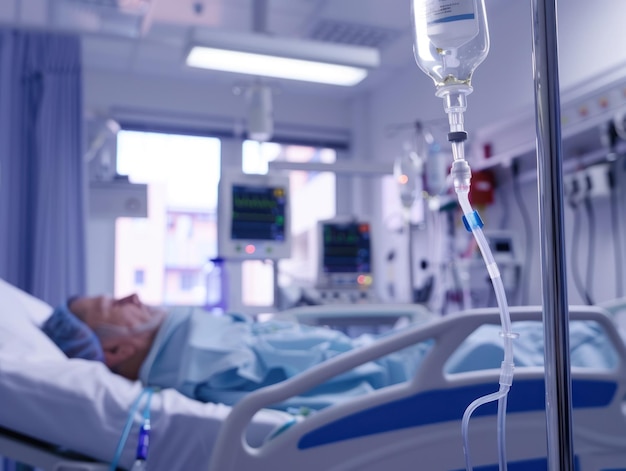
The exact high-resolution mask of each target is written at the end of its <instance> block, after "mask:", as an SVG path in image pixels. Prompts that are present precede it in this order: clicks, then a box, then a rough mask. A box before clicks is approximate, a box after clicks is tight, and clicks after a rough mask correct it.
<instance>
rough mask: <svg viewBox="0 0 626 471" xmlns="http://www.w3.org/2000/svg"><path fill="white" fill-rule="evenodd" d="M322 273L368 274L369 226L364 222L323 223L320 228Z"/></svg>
mask: <svg viewBox="0 0 626 471" xmlns="http://www.w3.org/2000/svg"><path fill="white" fill-rule="evenodd" d="M322 238H323V240H322V252H323V253H322V271H323V272H324V273H327V274H330V273H370V272H371V247H370V225H369V224H368V223H364V222H349V223H328V222H327V223H324V225H323V228H322Z"/></svg>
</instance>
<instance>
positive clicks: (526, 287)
mask: <svg viewBox="0 0 626 471" xmlns="http://www.w3.org/2000/svg"><path fill="white" fill-rule="evenodd" d="M511 172H512V174H513V196H514V197H515V201H516V203H517V206H518V208H519V211H520V214H521V215H522V221H523V224H522V226H523V228H524V241H525V248H524V249H525V250H524V267H523V268H522V288H521V295H520V298H521V299H520V305H522V306H527V305H528V297H529V294H528V293H529V291H530V264H531V261H532V253H533V237H532V233H531V231H530V228H531V227H532V226H531V220H530V213H529V212H528V208H527V207H526V203H525V202H524V198H523V197H522V191H521V188H520V181H519V163H518V162H517V161H515V162H513V164H512V165H511Z"/></svg>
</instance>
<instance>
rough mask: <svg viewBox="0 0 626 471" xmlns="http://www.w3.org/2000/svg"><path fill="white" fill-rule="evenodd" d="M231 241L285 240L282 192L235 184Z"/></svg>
mask: <svg viewBox="0 0 626 471" xmlns="http://www.w3.org/2000/svg"><path fill="white" fill-rule="evenodd" d="M232 192H233V199H232V203H233V208H232V223H231V227H230V237H231V238H232V239H234V240H246V239H248V240H274V241H280V242H282V241H284V240H285V210H286V199H285V194H286V191H285V188H284V187H282V186H267V185H261V186H258V185H242V184H234V185H233V186H232Z"/></svg>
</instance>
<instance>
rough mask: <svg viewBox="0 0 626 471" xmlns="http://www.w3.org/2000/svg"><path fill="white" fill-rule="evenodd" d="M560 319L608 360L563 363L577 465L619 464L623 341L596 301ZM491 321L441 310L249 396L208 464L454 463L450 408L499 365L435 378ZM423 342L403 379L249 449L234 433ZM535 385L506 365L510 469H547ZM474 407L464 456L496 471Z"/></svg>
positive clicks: (482, 390) (243, 468) (233, 470)
mask: <svg viewBox="0 0 626 471" xmlns="http://www.w3.org/2000/svg"><path fill="white" fill-rule="evenodd" d="M511 315H512V319H513V321H518V320H541V307H525V308H512V309H511ZM570 318H571V319H572V320H592V321H596V322H597V323H599V324H600V325H601V326H602V327H603V328H604V329H605V331H606V333H607V336H608V338H609V339H610V341H611V342H612V344H613V345H614V348H615V350H616V352H617V354H618V357H619V359H618V365H617V368H615V369H614V370H611V371H595V370H590V369H573V370H572V383H573V389H572V390H573V398H574V399H573V404H574V414H573V417H574V443H575V459H576V462H577V466H578V469H579V470H580V471H606V470H609V469H610V470H611V471H618V470H624V471H626V417H625V415H624V411H623V409H622V404H623V398H624V396H625V394H626V349H625V347H624V343H623V341H622V340H621V338H620V337H619V335H618V334H617V332H616V329H615V326H614V324H613V323H612V321H611V319H610V318H609V317H608V315H607V314H606V311H604V310H602V309H600V308H594V307H572V308H571V309H570ZM499 323H500V320H499V314H498V312H497V310H495V309H483V310H473V311H469V312H466V313H464V314H460V315H453V316H449V317H443V318H440V319H438V320H434V321H430V322H428V323H426V324H421V325H420V326H417V327H415V328H412V329H409V330H407V331H402V332H400V333H397V334H394V335H392V336H390V337H389V338H386V339H383V340H381V341H379V342H376V343H375V344H374V345H372V346H371V347H368V348H367V349H362V350H355V351H352V352H349V353H347V354H344V355H341V356H338V357H336V358H334V359H332V360H330V361H328V362H326V363H325V364H323V365H320V366H318V367H315V368H313V369H311V370H309V371H307V372H306V373H304V374H302V375H299V376H297V377H295V378H292V379H290V380H288V381H285V382H283V383H280V384H278V385H275V386H270V387H267V388H264V389H262V390H259V391H256V392H254V393H252V394H250V395H249V396H247V397H246V398H244V399H243V400H242V401H241V402H239V403H238V404H237V405H236V406H235V407H234V409H233V410H232V412H231V413H230V415H229V416H228V418H227V419H226V421H225V423H224V426H223V428H222V430H221V432H220V435H219V436H218V441H217V443H216V447H215V449H214V452H213V454H212V458H211V465H210V468H209V469H210V471H252V470H260V469H273V470H280V471H289V470H295V469H297V470H298V471H317V470H321V469H323V470H325V471H339V470H341V471H348V470H359V471H383V470H384V471H389V470H394V471H401V470H411V471H413V470H415V469H424V470H428V471H456V470H459V471H460V470H464V469H465V462H464V457H463V452H462V436H461V425H460V420H461V417H462V413H463V411H464V409H465V407H466V406H467V405H468V404H469V402H471V400H473V399H475V398H476V397H478V396H482V395H483V394H486V393H490V392H495V391H496V390H497V389H498V378H499V370H484V371H480V372H471V373H462V374H458V375H454V377H452V376H446V375H444V374H443V369H444V364H445V362H446V360H447V359H448V358H449V357H450V355H451V353H452V352H453V351H454V350H455V349H456V348H457V347H458V346H459V345H460V343H461V342H462V341H463V340H464V339H465V338H467V336H468V335H469V334H470V333H471V332H473V331H474V330H475V329H476V328H477V327H478V326H480V325H482V324H499ZM428 339H434V340H435V346H434V348H432V349H431V350H430V353H429V354H428V355H427V356H426V357H425V359H424V361H423V363H422V365H421V367H420V369H419V371H418V373H417V375H416V377H415V378H414V380H413V381H412V382H411V383H406V384H401V385H396V386H392V387H389V388H385V389H381V390H378V391H376V392H374V393H372V394H370V395H368V396H366V397H359V398H355V399H353V400H351V401H350V402H348V403H346V404H344V405H340V406H332V407H329V408H327V409H324V410H322V411H320V412H318V413H315V414H313V415H311V416H310V417H309V418H307V419H306V420H304V421H302V422H300V423H297V424H295V425H293V426H292V427H290V428H289V429H287V430H286V431H285V432H283V433H282V434H280V435H278V436H277V437H275V438H274V439H272V440H270V441H269V442H268V443H266V444H265V445H263V446H262V447H260V448H253V447H251V446H249V445H248V444H247V443H246V442H245V440H243V439H242V434H243V431H244V430H245V428H246V426H247V424H248V423H249V420H250V418H251V417H252V416H253V414H254V413H255V412H256V411H257V410H259V409H260V408H263V407H268V406H270V405H272V404H274V403H278V402H280V401H283V400H285V399H287V398H289V397H292V396H295V395H298V394H302V393H304V392H306V391H307V390H309V389H310V388H311V387H312V386H314V385H316V384H319V383H321V382H324V381H326V380H328V379H330V378H331V377H333V376H335V375H337V374H339V373H342V372H345V371H347V370H350V369H351V368H354V367H355V366H357V365H359V364H362V363H364V362H367V361H371V360H374V359H376V358H379V357H381V356H384V355H386V354H388V353H391V352H393V351H396V350H398V349H401V348H404V347H407V346H409V345H412V344H414V343H416V342H420V341H424V340H428ZM543 386H544V376H543V368H541V367H539V368H537V367H534V368H523V369H519V370H518V371H516V374H515V377H514V380H513V386H512V389H511V392H510V394H509V401H508V403H509V412H508V414H507V459H508V461H509V463H510V464H512V463H515V465H516V467H515V469H516V470H533V471H536V470H539V469H547V468H546V466H547V465H546V458H545V457H546V447H547V440H546V419H545V407H544V402H545V392H544V388H543ZM470 393H474V394H475V395H476V397H471V396H472V394H470ZM455 399H456V400H455ZM483 407H488V406H483ZM480 411H481V409H478V410H477V411H476V412H475V414H474V417H473V418H472V420H471V422H470V450H471V455H472V463H473V465H474V466H475V467H476V468H475V469H476V470H479V469H480V471H492V470H494V471H497V469H498V466H497V463H498V458H497V440H496V424H495V416H494V415H489V414H487V415H482V416H481V414H480ZM492 412H495V406H494V409H493V410H492ZM520 412H523V413H520ZM509 469H511V468H509Z"/></svg>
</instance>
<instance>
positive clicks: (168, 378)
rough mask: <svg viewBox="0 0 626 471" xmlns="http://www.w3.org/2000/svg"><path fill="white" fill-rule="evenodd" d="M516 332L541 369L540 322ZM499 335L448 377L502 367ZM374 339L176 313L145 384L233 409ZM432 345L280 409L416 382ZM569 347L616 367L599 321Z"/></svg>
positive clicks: (520, 353) (520, 359) (482, 339)
mask: <svg viewBox="0 0 626 471" xmlns="http://www.w3.org/2000/svg"><path fill="white" fill-rule="evenodd" d="M513 327H514V331H516V332H517V333H519V334H520V337H519V339H517V340H516V341H515V342H514V361H515V365H516V366H541V365H543V327H542V325H541V323H539V322H517V323H514V324H513ZM499 331H500V327H499V326H491V325H485V326H482V327H481V328H479V329H478V330H476V331H475V332H474V333H473V334H472V335H470V336H469V337H468V338H467V339H466V340H465V341H464V342H463V343H462V344H461V346H460V347H459V348H458V349H457V350H456V351H455V352H454V353H453V354H452V355H451V357H450V359H449V360H448V362H447V364H446V366H445V372H446V373H447V374H454V373H461V372H465V371H472V370H481V369H487V368H500V363H501V361H502V359H503V354H504V353H503V347H502V339H501V338H500V336H499ZM387 335H388V334H387ZM377 338H380V336H379V337H373V336H361V337H359V338H356V339H353V338H350V337H348V336H346V335H345V334H343V333H341V332H339V331H334V330H330V329H326V328H322V327H312V326H306V325H301V324H296V323H293V322H264V323H255V322H251V321H250V320H248V319H246V318H245V317H241V316H236V315H228V316H223V317H214V316H211V315H208V314H207V313H205V312H203V311H195V312H194V311H190V310H187V311H183V312H173V313H171V314H170V315H169V316H168V317H167V318H166V321H165V323H164V324H163V326H162V327H161V329H160V330H159V332H158V334H157V337H156V339H155V343H154V345H153V346H152V349H151V351H150V353H149V355H148V357H147V359H146V361H145V362H144V364H143V366H142V368H141V371H140V379H141V380H142V381H143V382H144V383H145V384H147V385H152V386H160V387H172V388H175V389H178V390H179V391H180V392H182V393H183V394H185V395H187V396H189V397H191V398H194V399H198V400H201V401H204V402H219V403H224V404H228V405H232V404H234V403H236V402H237V401H238V400H239V399H241V398H242V397H243V396H244V395H245V394H247V393H249V392H250V391H254V390H256V389H259V388H262V387H264V386H268V385H270V384H274V383H277V382H280V381H283V380H285V379H287V378H291V377H293V376H295V375H297V374H299V373H302V372H304V371H306V370H308V369H309V368H311V367H312V366H315V365H317V364H319V363H322V362H324V361H326V360H328V359H330V358H332V357H334V356H336V355H338V354H340V353H343V352H346V351H349V350H353V349H355V348H360V347H365V346H367V345H368V344H370V343H371V342H373V341H375V340H376V339H377ZM431 346H432V341H429V342H424V343H422V344H418V345H415V346H413V347H410V348H407V349H404V350H401V351H398V352H396V353H393V354H391V355H388V356H386V357H384V358H381V359H380V360H378V361H376V362H370V363H366V364H363V365H361V366H359V367H357V368H355V369H354V370H352V371H349V372H347V373H344V374H342V375H340V376H337V377H335V378H333V379H332V380H330V381H328V382H327V383H325V384H322V385H320V386H318V387H316V388H315V389H313V390H311V391H309V392H308V393H307V394H305V395H302V396H299V397H294V398H292V399H290V400H288V401H286V402H284V403H281V404H276V405H275V407H276V408H279V409H288V408H291V407H297V408H301V407H306V408H311V409H320V408H323V407H326V406H328V405H330V404H335V403H338V402H342V401H346V400H349V399H350V398H352V397H354V396H359V395H362V394H367V393H369V392H371V391H373V390H375V389H378V388H382V387H385V386H389V385H392V384H396V383H400V382H404V381H406V380H407V379H410V378H412V377H413V376H414V374H415V371H416V370H417V368H418V367H419V365H420V363H421V361H422V359H423V357H424V355H425V354H426V353H427V351H428V350H429V348H430V347H431ZM570 348H571V364H572V366H575V367H576V366H577V367H587V368H593V369H597V368H605V369H607V368H612V367H614V366H615V365H616V364H617V355H616V353H615V351H614V350H613V348H612V347H611V344H610V342H609V341H608V339H607V337H606V334H605V333H604V332H603V330H602V329H601V328H600V327H599V326H597V325H596V324H595V323H591V322H582V321H578V322H571V323H570Z"/></svg>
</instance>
